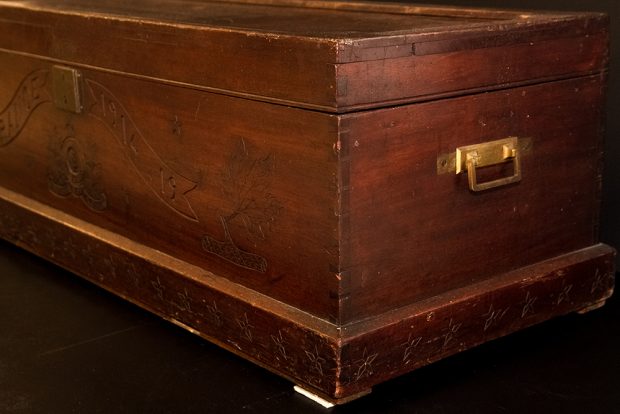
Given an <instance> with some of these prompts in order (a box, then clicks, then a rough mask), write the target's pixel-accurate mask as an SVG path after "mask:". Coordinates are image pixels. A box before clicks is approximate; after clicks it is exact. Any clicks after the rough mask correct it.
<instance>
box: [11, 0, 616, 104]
mask: <svg viewBox="0 0 620 414" xmlns="http://www.w3.org/2000/svg"><path fill="white" fill-rule="evenodd" d="M0 16H1V18H0V49H1V50H2V51H4V52H12V53H15V52H17V53H23V54H27V55H35V56H39V57H42V58H44V59H47V60H50V61H53V62H62V63H64V64H68V65H72V66H76V67H96V68H100V69H101V70H105V71H110V72H117V73H121V74H126V75H127V76H132V77H138V78H144V79H148V80H153V81H157V82H164V83H171V84H178V85H183V86H188V87H191V88H198V89H204V90H208V91H212V92H216V93H225V94H229V95H236V96H242V97H246V98H250V99H257V100H264V101H270V102H275V103H280V104H286V105H291V106H298V107H302V108H308V109H315V110H321V111H328V112H347V111H352V110H359V109H368V108H376V107H384V106H389V105H395V104H401V103H407V102H413V101H418V100H428V99H434V98H437V97H442V96H451V95H457V94H464V93H471V92H477V91H483V90H489V89H493V88H499V87H506V86H512V85H516V84H524V83H535V82H541V81H548V80H553V79H561V78H567V77H574V76H580V75H584V74H590V73H595V72H598V71H601V70H603V69H604V68H605V67H606V65H607V60H608V57H607V55H608V33H607V25H608V22H607V17H606V16H605V15H604V14H599V13H549V12H547V13H539V12H521V11H502V10H489V9H467V8H455V7H439V6H415V5H405V4H388V3H372V2H325V1H314V0H235V1H229V2H223V1H209V0H203V1H196V0H151V1H147V0H137V1H131V2H128V1H125V0H21V1H20V0H17V1H16V0H0Z"/></svg>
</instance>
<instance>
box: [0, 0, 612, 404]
mask: <svg viewBox="0 0 620 414" xmlns="http://www.w3.org/2000/svg"><path fill="white" fill-rule="evenodd" d="M0 14H1V15H2V18H1V19H0V67H2V68H3V76H2V77H0V164H1V165H2V167H1V168H0V236H1V237H3V238H5V239H7V240H10V241H12V242H14V243H16V244H18V245H20V246H22V247H24V248H26V249H28V250H30V251H33V252H34V253H36V254H38V255H41V256H42V257H45V258H47V259H49V260H51V261H53V262H55V263H57V264H59V265H61V266H64V267H66V268H68V269H70V270H72V271H74V272H76V273H78V274H80V275H82V276H83V277H85V278H87V279H89V280H91V281H93V282H94V283H96V284H98V285H100V286H102V287H104V288H106V289H108V290H110V291H112V292H114V293H115V294H118V295H120V296H122V297H124V298H126V299H128V300H130V301H132V302H134V303H136V304H138V305H139V306H142V307H145V308H146V309H149V310H151V311H153V312H155V313H157V314H159V315H161V316H162V317H164V318H166V319H168V320H170V321H172V322H174V323H177V324H179V325H181V326H183V327H184V328H186V329H188V330H190V331H192V332H194V333H197V334H199V335H201V336H203V337H205V338H207V339H209V340H211V341H214V342H215V343H217V344H219V345H221V346H223V347H225V348H226V349H229V350H231V351H233V352H235V353H237V354H239V355H241V356H243V357H245V358H247V359H250V360H252V361H254V362H256V363H258V364H260V365H262V366H265V367H266V368H268V369H270V370H272V371H274V372H276V373H278V374H280V375H283V376H285V377H287V378H290V379H291V380H292V381H294V382H296V383H298V384H300V385H302V386H303V387H305V388H308V389H311V390H312V391H314V392H316V393H318V394H319V395H321V396H324V397H325V398H327V399H330V400H333V401H335V402H339V403H342V402H346V401H347V400H349V399H351V398H353V397H355V396H358V395H361V394H363V393H364V392H366V391H368V390H369V389H370V388H371V387H372V386H373V385H375V384H377V383H379V382H381V381H384V380H386V379H389V378H392V377H394V376H396V375H399V374H401V373H404V372H408V371H410V370H412V369H415V368H417V367H419V366H422V365H424V364H427V363H429V362H431V361H434V360H437V359H440V358H443V357H445V356H448V355H451V354H453V353H456V352H459V351H462V350H464V349H467V348H469V347H471V346H475V345H477V344H480V343H482V342H484V341H487V340H490V339H493V338H496V337H499V336H502V335H505V334H508V333H510V332H514V331H516V330H519V329H522V328H524V327H526V326H529V325H532V324H534V323H538V322H541V321H543V320H546V319H549V318H551V317H554V316H557V315H563V314H566V313H569V312H573V311H581V310H589V309H592V307H593V306H596V305H598V304H600V303H601V302H602V301H604V300H605V299H607V298H608V297H609V295H610V294H611V292H612V289H613V275H614V270H613V257H614V254H615V253H614V251H613V249H611V248H610V247H608V246H604V245H600V244H598V210H599V207H600V206H599V204H600V194H601V188H600V185H601V166H602V163H601V160H602V148H603V145H602V142H601V134H600V129H601V119H602V114H603V109H602V107H603V89H604V83H605V80H606V71H607V61H608V54H607V38H608V29H607V24H608V22H607V18H606V17H605V16H604V15H601V14H596V13H591V14H588V13H582V14H573V13H564V14H558V13H531V12H527V13H525V12H516V11H498V10H478V9H458V8H445V7H420V6H409V5H396V4H379V3H364V2H319V1H313V0H238V1H235V2H220V1H202V2H195V1H186V0H179V1H164V0H153V1H146V0H141V1H138V2H121V1H120V0H105V1H95V0H62V1H57V2H51V1H47V0H32V1H28V2H15V1H2V0H0ZM95 46H96V47H95ZM59 68H62V70H75V71H76V76H77V77H76V79H79V81H78V82H77V83H76V85H75V89H73V88H69V91H68V92H66V93H69V94H73V95H75V90H77V91H78V93H77V95H79V96H80V99H81V106H80V107H79V108H74V110H72V109H71V108H70V105H69V101H68V100H67V101H65V100H64V98H63V95H62V94H63V93H65V91H63V92H61V93H59V92H55V87H54V81H53V79H54V73H56V72H55V71H58V70H60V69H59ZM483 92H484V93H483ZM508 136H517V137H519V138H521V139H522V142H524V143H528V145H527V146H525V147H523V148H522V151H523V154H522V159H523V161H522V170H523V174H522V180H521V181H520V182H519V183H516V184H512V185H510V186H503V187H501V188H497V189H494V190H489V191H485V192H482V193H473V192H471V191H470V190H468V188H467V182H466V181H467V180H466V177H465V176H463V175H456V174H455V172H454V171H447V170H445V171H444V170H442V169H441V160H442V159H445V157H446V155H447V154H454V152H455V150H456V148H457V147H459V146H464V145H470V144H474V143H482V142H487V141H494V140H497V139H501V138H505V137H508ZM510 173H511V169H510V167H509V164H506V165H503V166H500V167H494V168H490V169H488V170H484V171H483V172H482V175H483V178H482V179H483V180H484V179H491V178H492V177H498V176H505V175H507V174H510Z"/></svg>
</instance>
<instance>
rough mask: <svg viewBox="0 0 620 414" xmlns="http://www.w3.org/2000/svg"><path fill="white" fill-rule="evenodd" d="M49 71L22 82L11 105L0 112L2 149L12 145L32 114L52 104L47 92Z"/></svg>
mask: <svg viewBox="0 0 620 414" xmlns="http://www.w3.org/2000/svg"><path fill="white" fill-rule="evenodd" d="M48 75H49V71H47V70H37V71H34V72H32V73H31V74H29V75H28V76H26V78H25V79H24V80H23V81H22V82H21V84H20V85H19V87H18V88H17V91H16V92H15V95H13V98H12V99H11V101H10V102H9V104H8V105H7V106H6V107H5V108H4V109H3V110H2V112H0V147H1V146H5V145H8V144H10V143H11V142H12V141H13V140H14V139H15V138H16V137H17V136H18V135H19V133H20V132H21V130H22V129H23V128H24V126H25V125H26V121H28V118H29V117H30V114H32V112H33V111H34V110H35V109H36V108H37V107H38V106H39V105H41V104H42V103H44V102H50V101H51V97H50V94H49V91H48V90H47V78H48Z"/></svg>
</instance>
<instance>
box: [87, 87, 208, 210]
mask: <svg viewBox="0 0 620 414" xmlns="http://www.w3.org/2000/svg"><path fill="white" fill-rule="evenodd" d="M86 85H87V88H88V92H89V95H90V101H89V108H88V111H89V115H91V116H93V117H94V118H96V119H98V120H99V121H101V122H103V123H104V124H105V125H106V126H107V127H108V129H109V130H110V131H111V132H112V134H113V135H114V136H115V137H116V139H117V140H118V142H119V144H120V145H121V146H122V147H123V149H124V151H125V153H126V155H127V156H128V158H129V159H130V160H131V162H132V164H133V166H134V167H135V169H136V170H137V172H138V174H139V175H140V176H141V177H142V179H143V180H144V182H145V183H146V184H147V185H148V186H149V188H150V189H151V190H152V191H153V192H154V193H155V195H156V196H157V197H158V198H159V199H161V200H162V201H163V202H164V203H165V204H166V205H168V206H169V207H170V208H172V209H173V210H174V211H176V212H177V213H179V214H180V215H181V216H183V217H185V218H186V219H189V220H193V221H198V217H197V216H196V213H195V211H194V209H193V208H192V206H191V204H190V201H189V200H188V198H187V195H188V193H190V192H191V191H192V190H194V189H195V188H196V186H197V183H196V182H194V181H192V180H190V179H188V178H186V177H183V176H182V175H181V174H179V173H177V172H175V171H174V170H173V169H172V168H170V167H169V166H168V165H167V164H166V163H165V162H164V161H163V160H162V159H161V157H160V156H159V155H158V154H157V153H156V152H155V150H154V149H153V148H152V147H151V146H150V145H149V143H148V141H147V140H146V139H145V137H144V136H143V135H142V133H141V132H140V131H139V130H138V128H137V127H136V125H135V124H134V122H133V121H132V120H131V117H130V116H129V114H128V113H127V111H126V110H125V108H124V107H123V105H121V103H120V102H119V101H118V99H116V97H115V96H114V95H112V93H111V92H110V91H109V90H108V89H106V88H105V87H104V86H103V85H101V84H99V83H97V82H94V81H92V80H90V79H88V80H86Z"/></svg>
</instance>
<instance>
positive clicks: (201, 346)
mask: <svg viewBox="0 0 620 414" xmlns="http://www.w3.org/2000/svg"><path fill="white" fill-rule="evenodd" d="M0 275H1V276H0V292H1V293H0V297H1V298H2V300H1V301H0V309H2V311H1V312H0V330H1V331H2V339H1V340H0V367H2V368H1V372H2V375H0V390H1V391H0V395H2V398H1V399H0V411H6V412H10V413H18V414H64V413H69V412H75V413H78V414H93V413H118V414H135V413H142V412H149V413H153V414H155V413H166V414H169V413H171V412H173V413H177V414H190V413H201V414H202V413H205V412H208V413H210V414H228V413H232V414H237V413H239V412H244V411H245V412H251V413H257V414H262V413H264V414H267V413H269V414H280V413H282V414H290V413H291V412H295V413H299V414H324V413H325V409H324V408H323V407H320V406H319V405H318V404H312V403H311V402H310V401H309V400H307V399H305V398H304V397H302V396H300V395H299V394H297V393H295V392H294V391H293V389H292V387H291V384H290V383H289V382H288V381H287V380H284V379H282V378H279V377H277V376H276V375H271V374H270V373H268V372H266V371H265V370H263V369H261V368H259V367H256V366H254V365H253V364H250V363H248V362H247V361H244V360H242V359H241V358H237V357H236V356H234V355H232V354H230V353H229V352H226V351H224V350H221V349H219V348H218V347H216V346H214V345H212V344H210V343H208V342H207V341H204V340H202V339H201V338H199V337H196V336H194V335H192V334H190V333H188V332H186V331H184V330H181V329H179V328H178V327H176V326H173V325H171V324H169V323H166V322H165V321H161V320H159V318H157V317H156V316H154V315H150V314H148V313H146V312H144V311H142V310H141V309H138V308H137V307H135V306H133V305H131V304H128V303H127V302H125V301H122V300H119V299H118V298H116V297H114V296H112V295H110V294H108V293H107V292H104V291H103V290H102V289H100V288H98V287H96V286H93V285H92V284H90V283H88V282H86V281H84V280H82V279H80V278H77V277H75V275H73V274H71V273H70V272H67V271H65V270H63V269H60V268H58V267H56V266H52V265H50V264H49V262H47V261H43V260H40V259H39V258H37V257H35V256H34V255H31V254H29V253H27V252H25V251H23V250H22V249H19V248H17V247H15V246H13V245H11V244H9V243H6V242H0ZM619 317H620V301H618V300H617V298H615V297H614V298H612V299H611V300H610V301H609V302H608V304H607V305H606V306H604V307H603V308H602V309H600V310H597V311H594V312H591V313H588V314H587V315H576V314H573V315H570V316H567V317H562V318H558V319H556V320H554V321H553V322H548V323H545V324H542V325H539V326H537V327H534V328H530V329H527V330H524V331H521V332H520V333H518V334H514V335H510V336H509V337H506V338H504V339H501V340H496V341H492V342H490V343H488V344H486V345H484V346H481V347H479V348H477V349H474V350H471V351H468V352H464V353H461V354H460V355H458V356H454V357H451V358H448V359H446V360H444V361H442V362H438V363H435V364H432V366H429V367H427V368H423V369H421V370H418V371H416V372H415V373H410V374H408V375H404V376H402V377H400V378H398V379H395V380H391V381H388V382H386V383H384V384H382V385H379V386H376V387H374V388H373V391H372V393H371V394H370V395H368V396H366V397H364V398H363V399H361V400H359V401H354V402H352V403H350V404H348V405H345V406H342V407H338V408H336V409H334V410H331V412H336V413H339V414H344V413H355V414H377V413H386V412H388V413H391V414H410V413H412V412H416V411H417V412H424V411H428V412H436V411H441V412H442V413H445V414H448V413H450V414H454V413H463V412H476V413H480V414H483V413H484V414H487V413H489V414H491V413H492V414H496V413H497V412H498V411H499V412H502V410H503V411H505V412H521V411H524V410H532V411H536V412H538V411H542V410H547V411H549V412H553V411H556V412H557V411H560V412H562V413H566V414H568V413H570V414H583V413H584V412H588V413H591V414H609V413H611V412H613V410H614V409H615V407H617V406H618V404H620V394H618V393H617V392H616V389H617V387H618V385H619V380H620V378H618V375H617V370H618V366H620V365H619V364H620V355H618V352H617V350H618V347H620V326H619V325H618V323H617V321H618V318H619ZM414 339H415V338H414ZM240 389H241V390H243V392H238V390H240Z"/></svg>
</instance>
